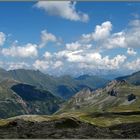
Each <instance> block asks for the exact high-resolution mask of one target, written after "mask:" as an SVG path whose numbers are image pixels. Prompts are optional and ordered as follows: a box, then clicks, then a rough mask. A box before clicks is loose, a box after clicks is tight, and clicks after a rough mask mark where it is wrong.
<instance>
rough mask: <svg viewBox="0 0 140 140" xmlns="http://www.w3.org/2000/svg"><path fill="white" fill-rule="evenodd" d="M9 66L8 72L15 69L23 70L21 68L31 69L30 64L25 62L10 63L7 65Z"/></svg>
mask: <svg viewBox="0 0 140 140" xmlns="http://www.w3.org/2000/svg"><path fill="white" fill-rule="evenodd" d="M6 65H7V66H8V70H13V69H21V68H24V69H25V68H29V66H30V65H29V64H27V63H25V62H9V63H7V64H6Z"/></svg>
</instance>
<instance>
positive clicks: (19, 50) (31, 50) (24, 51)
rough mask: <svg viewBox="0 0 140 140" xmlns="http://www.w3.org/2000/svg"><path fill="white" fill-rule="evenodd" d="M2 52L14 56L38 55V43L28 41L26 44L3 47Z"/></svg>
mask: <svg viewBox="0 0 140 140" xmlns="http://www.w3.org/2000/svg"><path fill="white" fill-rule="evenodd" d="M1 53H2V54H3V55H4V56H12V57H21V58H28V57H36V56H37V55H38V51H37V45H36V44H31V43H28V44H26V45H24V46H12V47H10V48H3V49H2V51H1Z"/></svg>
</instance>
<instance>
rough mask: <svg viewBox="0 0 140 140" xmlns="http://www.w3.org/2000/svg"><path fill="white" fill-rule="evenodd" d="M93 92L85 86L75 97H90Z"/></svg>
mask: <svg viewBox="0 0 140 140" xmlns="http://www.w3.org/2000/svg"><path fill="white" fill-rule="evenodd" d="M91 94H93V93H92V91H91V90H90V89H89V88H84V89H82V90H81V91H79V92H78V93H77V94H76V95H75V97H88V96H90V95H91Z"/></svg>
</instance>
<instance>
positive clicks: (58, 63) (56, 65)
mask: <svg viewBox="0 0 140 140" xmlns="http://www.w3.org/2000/svg"><path fill="white" fill-rule="evenodd" d="M62 66H63V62H62V61H56V62H55V63H54V64H53V68H54V69H58V68H60V67H62Z"/></svg>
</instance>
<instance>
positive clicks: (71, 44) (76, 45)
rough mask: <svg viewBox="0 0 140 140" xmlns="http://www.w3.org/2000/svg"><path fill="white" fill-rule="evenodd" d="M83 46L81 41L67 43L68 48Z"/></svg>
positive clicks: (74, 48) (75, 48)
mask: <svg viewBox="0 0 140 140" xmlns="http://www.w3.org/2000/svg"><path fill="white" fill-rule="evenodd" d="M80 47H81V44H80V43H78V42H74V43H73V42H72V43H67V44H66V48H67V49H68V50H77V49H79V48H80Z"/></svg>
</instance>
